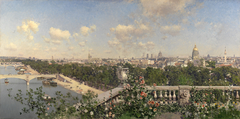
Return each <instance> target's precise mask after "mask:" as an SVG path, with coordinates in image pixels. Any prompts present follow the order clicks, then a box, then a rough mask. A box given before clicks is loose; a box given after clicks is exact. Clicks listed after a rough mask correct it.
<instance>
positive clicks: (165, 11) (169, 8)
mask: <svg viewBox="0 0 240 119" xmlns="http://www.w3.org/2000/svg"><path fill="white" fill-rule="evenodd" d="M195 4H196V2H194V0H140V5H141V6H142V8H143V15H145V16H148V17H155V16H156V17H165V16H167V15H170V14H187V13H188V12H189V11H191V9H193V8H194V7H197V6H198V5H199V4H197V5H195ZM190 5H191V6H194V5H195V6H194V7H192V8H191V9H190V8H188V9H186V8H187V7H188V6H190Z"/></svg>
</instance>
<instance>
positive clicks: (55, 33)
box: [42, 27, 71, 45]
mask: <svg viewBox="0 0 240 119" xmlns="http://www.w3.org/2000/svg"><path fill="white" fill-rule="evenodd" d="M49 35H50V38H46V37H45V36H43V37H42V38H43V39H44V41H45V42H46V43H53V44H55V45H60V44H61V43H62V41H63V40H66V41H69V38H70V37H71V34H70V33H69V31H67V30H65V31H62V30H61V29H57V28H53V27H51V28H50V29H49Z"/></svg>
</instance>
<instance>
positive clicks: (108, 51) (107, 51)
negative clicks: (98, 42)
mask: <svg viewBox="0 0 240 119" xmlns="http://www.w3.org/2000/svg"><path fill="white" fill-rule="evenodd" d="M104 52H105V53H111V52H112V51H111V50H105V51H104Z"/></svg>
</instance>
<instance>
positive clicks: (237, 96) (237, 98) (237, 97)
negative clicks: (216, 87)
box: [236, 90, 239, 101]
mask: <svg viewBox="0 0 240 119" xmlns="http://www.w3.org/2000/svg"><path fill="white" fill-rule="evenodd" d="M236 100H237V101H239V95H238V90H236Z"/></svg>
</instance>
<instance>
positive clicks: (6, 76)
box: [0, 75, 57, 85]
mask: <svg viewBox="0 0 240 119" xmlns="http://www.w3.org/2000/svg"><path fill="white" fill-rule="evenodd" d="M37 77H47V78H57V76H56V75H0V80H2V79H6V78H18V79H23V80H25V81H26V84H27V85H29V82H30V81H31V80H32V79H35V78H37Z"/></svg>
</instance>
